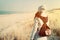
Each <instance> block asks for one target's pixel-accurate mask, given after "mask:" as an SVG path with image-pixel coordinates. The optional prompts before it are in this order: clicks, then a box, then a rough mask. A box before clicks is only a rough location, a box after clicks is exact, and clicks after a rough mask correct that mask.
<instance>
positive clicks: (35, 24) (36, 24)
mask: <svg viewBox="0 0 60 40" xmlns="http://www.w3.org/2000/svg"><path fill="white" fill-rule="evenodd" d="M37 28H38V18H35V19H34V26H33V30H32V33H31V38H30V40H33V39H34V35H35V33H36V31H37Z"/></svg>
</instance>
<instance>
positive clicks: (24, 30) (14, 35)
mask: <svg viewBox="0 0 60 40" xmlns="http://www.w3.org/2000/svg"><path fill="white" fill-rule="evenodd" d="M20 15H22V16H23V17H22V16H20ZM27 15H28V16H27ZM33 17H34V14H13V15H6V16H5V15H4V16H0V18H1V20H0V27H1V28H0V40H29V39H30V35H31V31H32V27H33V23H34V22H33ZM48 17H49V22H50V25H49V27H50V28H51V29H52V31H53V33H54V34H55V35H57V36H60V19H59V18H60V10H53V11H49V12H48ZM21 18H22V20H21ZM8 19H9V20H8ZM16 19H17V20H16ZM6 20H7V21H6Z"/></svg>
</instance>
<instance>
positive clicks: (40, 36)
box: [30, 6, 51, 40]
mask: <svg viewBox="0 0 60 40" xmlns="http://www.w3.org/2000/svg"><path fill="white" fill-rule="evenodd" d="M48 26H49V21H48V16H47V15H46V13H45V8H44V6H40V7H39V8H38V12H37V13H36V14H35V17H34V27H33V31H32V34H31V38H30V39H31V40H47V36H49V35H51V30H50V28H49V27H48Z"/></svg>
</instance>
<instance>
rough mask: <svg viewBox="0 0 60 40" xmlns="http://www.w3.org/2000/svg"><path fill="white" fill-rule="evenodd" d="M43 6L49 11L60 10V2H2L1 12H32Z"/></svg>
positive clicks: (36, 0)
mask: <svg viewBox="0 0 60 40" xmlns="http://www.w3.org/2000/svg"><path fill="white" fill-rule="evenodd" d="M42 4H44V5H46V7H47V9H52V8H60V0H0V10H6V11H29V12H32V11H36V10H37V9H38V7H39V6H40V5H42Z"/></svg>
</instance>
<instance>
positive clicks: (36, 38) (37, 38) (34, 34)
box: [30, 15, 49, 40]
mask: <svg viewBox="0 0 60 40" xmlns="http://www.w3.org/2000/svg"><path fill="white" fill-rule="evenodd" d="M42 16H44V15H42ZM38 23H39V24H38ZM46 24H47V25H49V22H47V23H46ZM42 25H43V21H42V20H41V19H40V18H37V17H36V18H35V19H34V27H33V31H32V34H31V38H30V40H33V39H34V40H47V37H40V36H39V35H38V34H37V33H38V31H37V28H39V29H40V28H41V27H42ZM39 26H40V27H39Z"/></svg>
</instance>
